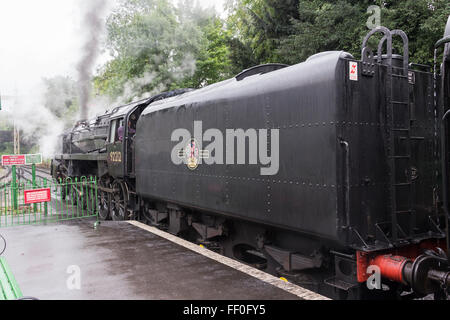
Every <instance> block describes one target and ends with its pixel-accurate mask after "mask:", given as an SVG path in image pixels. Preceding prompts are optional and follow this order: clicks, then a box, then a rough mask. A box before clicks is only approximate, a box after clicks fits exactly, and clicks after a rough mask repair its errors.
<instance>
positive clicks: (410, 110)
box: [52, 18, 450, 299]
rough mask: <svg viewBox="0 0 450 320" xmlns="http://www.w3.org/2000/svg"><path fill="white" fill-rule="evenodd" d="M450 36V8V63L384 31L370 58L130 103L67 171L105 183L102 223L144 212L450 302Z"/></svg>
mask: <svg viewBox="0 0 450 320" xmlns="http://www.w3.org/2000/svg"><path fill="white" fill-rule="evenodd" d="M374 35H381V36H382V39H381V41H380V42H379V44H378V47H377V48H375V50H371V49H370V47H369V43H370V41H371V40H373V38H374ZM449 39H450V18H449V22H448V24H447V27H446V31H445V37H444V38H443V39H442V40H441V41H440V42H438V44H437V45H436V47H437V49H440V48H442V47H444V61H443V63H442V65H441V67H440V72H434V73H433V72H430V69H431V68H430V67H427V66H421V65H416V64H413V63H410V62H409V51H408V50H409V49H408V38H407V36H406V34H405V33H404V32H403V31H400V30H394V31H390V30H388V29H386V28H384V27H379V28H376V29H374V30H372V31H371V32H370V33H369V34H368V35H367V37H366V38H365V39H364V43H363V46H362V59H361V60H360V61H358V60H356V59H354V57H353V56H352V55H351V54H349V53H346V52H339V51H333V52H324V53H320V54H317V55H315V56H312V57H310V58H309V59H308V60H307V61H305V62H303V63H300V64H298V65H294V66H285V65H280V64H269V65H264V66H257V67H255V68H252V69H249V70H245V71H244V72H242V73H241V74H239V75H238V76H237V77H235V78H233V79H229V80H226V81H223V82H220V83H217V84H214V85H211V86H208V87H205V88H202V89H198V90H178V91H173V92H169V93H163V94H160V95H157V96H155V97H152V98H149V99H145V100H141V101H138V102H134V103H132V104H129V105H125V106H121V107H118V108H115V109H113V110H112V111H111V112H107V113H106V114H104V115H102V116H99V117H97V118H95V119H92V120H91V121H86V122H82V123H79V124H78V125H77V126H76V127H75V129H74V130H72V131H71V132H69V133H66V134H65V135H64V137H63V152H62V154H61V155H58V156H56V157H55V159H54V160H53V163H52V174H53V175H54V177H55V178H62V179H64V178H68V177H72V178H73V177H81V176H96V177H98V180H99V187H98V188H99V190H98V191H99V192H98V194H99V199H98V210H99V215H100V217H101V218H102V219H109V218H112V219H113V220H127V219H140V220H144V221H145V222H146V223H149V224H151V225H154V226H158V227H161V228H166V229H168V231H169V232H171V233H172V234H175V235H179V236H183V237H186V238H188V239H190V240H192V241H196V242H197V243H202V244H204V245H205V246H207V247H209V248H211V249H213V250H217V251H220V252H221V253H222V254H224V255H227V256H231V257H234V258H236V259H239V260H242V261H244V262H247V263H249V264H252V265H255V266H256V267H258V268H261V269H264V270H266V271H267V272H270V273H273V274H276V275H279V276H283V277H286V278H288V279H289V280H291V281H293V282H296V283H298V284H300V285H302V286H304V287H307V288H310V289H312V290H315V291H318V292H320V293H322V294H325V295H327V296H330V297H332V298H338V299H346V298H347V299H368V298H379V297H381V298H399V297H402V298H414V297H422V296H425V295H428V294H430V293H433V294H435V297H436V298H443V297H445V296H446V293H448V289H447V288H448V286H450V269H449V255H448V249H449V244H448V241H449V226H448V224H449V212H448V195H449V194H448V166H449V159H448V151H447V150H449V149H448V147H449V146H448V144H449V143H448V140H449V139H448V138H449V137H450V135H449V134H450V133H449V132H448V118H449V115H450V112H449V111H448V110H449V109H450V106H449V99H450V98H449V97H450V44H449V43H448V42H449ZM396 41H399V43H400V44H401V45H402V47H403V50H402V52H403V54H402V55H396V54H393V43H395V42H396ZM198 126H201V129H202V130H198V129H199V127H198ZM177 130H178V132H180V131H179V130H183V131H182V132H188V133H191V134H192V136H188V137H187V138H182V135H179V136H178V135H176V134H174V132H177ZM211 130H214V131H211ZM230 130H235V131H234V132H235V133H236V132H237V131H236V130H241V131H240V133H244V138H243V139H242V136H240V137H238V136H237V135H235V136H230V135H227V132H228V133H229V132H230ZM252 130H259V131H258V132H259V135H257V136H255V135H252ZM199 131H200V132H199ZM208 132H209V134H208ZM211 132H215V133H220V132H222V133H223V136H226V149H225V143H224V141H221V140H224V139H225V138H223V139H222V138H221V137H220V135H218V134H216V135H213V134H211ZM261 132H262V134H261ZM252 139H253V140H252ZM255 139H256V140H255ZM252 141H253V142H255V141H257V146H258V147H259V149H260V150H259V156H260V157H261V155H264V156H265V157H263V158H265V159H266V160H267V159H271V160H272V163H269V162H268V161H265V162H264V161H261V162H260V163H259V164H258V163H257V162H255V161H254V160H255V159H257V158H255V157H254V152H255V148H254V149H252V148H253V147H252ZM230 144H231V147H230ZM253 144H254V143H253ZM261 149H262V150H264V151H266V152H262V153H261ZM230 150H231V151H230ZM242 150H244V151H245V152H244V155H242ZM252 150H253V151H252ZM256 150H257V149H256ZM239 151H241V154H239ZM252 152H253V153H252ZM227 153H228V154H227ZM230 153H231V156H230V155H229V154H230ZM214 159H215V160H214ZM217 159H219V160H217ZM220 159H227V161H226V163H225V161H224V160H220ZM252 159H253V161H252ZM228 160H230V161H228ZM276 161H278V163H274V162H276ZM263 169H267V170H266V171H264V170H263ZM271 169H274V170H271ZM262 172H266V174H262ZM68 196H69V195H68ZM374 271H375V274H372V272H374ZM378 275H380V276H381V279H382V282H383V286H381V284H380V283H377V282H376V281H375V282H372V280H374V279H375V280H377V279H378V278H377V276H378Z"/></svg>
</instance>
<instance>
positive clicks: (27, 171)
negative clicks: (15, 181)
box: [18, 166, 52, 181]
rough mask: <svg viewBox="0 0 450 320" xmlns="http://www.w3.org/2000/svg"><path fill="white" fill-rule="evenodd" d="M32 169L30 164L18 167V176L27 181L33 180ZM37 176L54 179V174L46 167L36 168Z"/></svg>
mask: <svg viewBox="0 0 450 320" xmlns="http://www.w3.org/2000/svg"><path fill="white" fill-rule="evenodd" d="M32 175H33V173H32V169H31V167H29V166H23V167H20V168H19V169H18V177H19V178H23V179H25V180H27V181H32ZM36 178H40V179H42V180H43V179H47V180H48V181H50V180H52V176H51V175H50V172H49V171H48V170H45V169H41V168H36Z"/></svg>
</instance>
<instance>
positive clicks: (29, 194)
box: [24, 188, 52, 204]
mask: <svg viewBox="0 0 450 320" xmlns="http://www.w3.org/2000/svg"><path fill="white" fill-rule="evenodd" d="M24 195H25V204H32V203H41V202H50V201H52V196H51V191H50V188H47V189H36V190H25V192H24Z"/></svg>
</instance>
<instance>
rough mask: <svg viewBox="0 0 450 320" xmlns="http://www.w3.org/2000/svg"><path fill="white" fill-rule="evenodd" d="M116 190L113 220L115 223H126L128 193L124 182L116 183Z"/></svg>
mask: <svg viewBox="0 0 450 320" xmlns="http://www.w3.org/2000/svg"><path fill="white" fill-rule="evenodd" d="M113 189H114V190H115V192H114V194H113V196H112V201H111V218H112V219H113V221H124V220H126V219H127V218H128V215H127V193H126V192H127V191H126V188H125V185H124V183H123V182H119V181H116V182H114V184H113Z"/></svg>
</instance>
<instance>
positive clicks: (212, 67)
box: [172, 18, 232, 88]
mask: <svg viewBox="0 0 450 320" xmlns="http://www.w3.org/2000/svg"><path fill="white" fill-rule="evenodd" d="M230 40H231V32H230V31H229V30H225V29H224V23H223V21H222V20H220V19H218V18H212V19H211V20H210V21H209V23H208V24H207V25H206V26H205V27H204V28H203V37H202V42H201V45H200V49H199V51H198V55H197V58H196V69H195V73H194V75H193V76H192V77H189V78H187V79H186V80H184V81H182V82H181V83H177V84H175V87H176V86H178V85H181V87H191V88H198V87H203V86H205V85H209V84H212V83H215V82H219V81H222V80H225V79H227V78H229V77H230V76H232V69H231V64H232V63H231V59H230V50H229V48H228V44H229V42H230ZM172 88H174V86H172Z"/></svg>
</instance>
